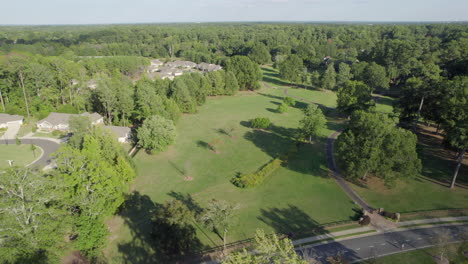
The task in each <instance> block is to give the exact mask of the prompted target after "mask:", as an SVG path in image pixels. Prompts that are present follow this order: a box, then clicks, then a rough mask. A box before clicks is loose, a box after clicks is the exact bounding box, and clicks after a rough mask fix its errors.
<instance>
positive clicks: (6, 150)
mask: <svg viewBox="0 0 468 264" xmlns="http://www.w3.org/2000/svg"><path fill="white" fill-rule="evenodd" d="M35 153H36V156H34V153H33V151H32V150H31V146H30V145H19V146H18V145H0V168H8V167H9V164H8V160H13V166H25V165H28V164H29V163H31V162H33V161H34V160H35V159H36V158H38V157H39V156H40V155H41V153H42V150H41V149H40V148H39V147H37V148H36V150H35Z"/></svg>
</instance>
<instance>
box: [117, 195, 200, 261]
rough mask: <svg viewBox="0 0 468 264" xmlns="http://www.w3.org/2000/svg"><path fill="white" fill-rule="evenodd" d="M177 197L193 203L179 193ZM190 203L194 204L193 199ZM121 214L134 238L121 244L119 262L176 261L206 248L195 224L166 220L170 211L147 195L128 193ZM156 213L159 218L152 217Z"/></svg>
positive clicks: (119, 246)
mask: <svg viewBox="0 0 468 264" xmlns="http://www.w3.org/2000/svg"><path fill="white" fill-rule="evenodd" d="M174 196H175V197H177V198H179V199H185V201H186V202H187V204H190V200H189V199H188V198H187V197H183V196H181V195H180V194H177V193H174ZM191 204H192V205H194V203H193V201H192V203H191ZM119 214H120V216H121V217H122V218H123V219H124V222H125V224H126V225H127V226H128V227H129V229H130V233H131V237H132V240H131V241H129V242H125V243H121V244H119V245H118V250H119V252H120V253H121V256H120V259H118V261H119V262H120V263H176V262H178V261H179V260H180V259H182V258H184V257H187V256H192V255H193V254H195V252H197V251H198V250H200V249H202V248H203V245H202V244H201V242H200V241H199V240H198V238H197V237H196V231H195V230H196V229H195V228H194V227H193V226H192V225H186V224H184V225H181V224H179V223H177V222H174V221H173V220H174V219H172V218H171V219H167V217H171V212H169V211H167V210H166V209H165V208H164V206H163V205H162V204H158V203H154V202H153V201H152V200H151V198H150V197H149V196H147V195H141V194H140V193H139V192H133V193H131V194H129V195H128V196H127V197H126V201H125V203H124V205H123V206H122V209H121V212H120V213H119ZM155 215H158V217H156V218H154V219H153V220H152V216H155ZM153 234H154V235H153Z"/></svg>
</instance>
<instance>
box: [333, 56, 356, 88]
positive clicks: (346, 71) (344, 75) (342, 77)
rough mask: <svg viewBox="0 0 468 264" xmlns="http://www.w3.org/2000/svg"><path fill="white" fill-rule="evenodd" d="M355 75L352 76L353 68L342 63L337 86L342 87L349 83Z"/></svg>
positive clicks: (337, 77)
mask: <svg viewBox="0 0 468 264" xmlns="http://www.w3.org/2000/svg"><path fill="white" fill-rule="evenodd" d="M352 77H353V74H351V67H349V65H348V64H346V63H344V62H342V63H340V64H339V65H338V74H337V75H336V86H337V87H338V88H340V87H342V86H343V85H344V84H345V83H346V82H347V81H349V80H351V78H352Z"/></svg>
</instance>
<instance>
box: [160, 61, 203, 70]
mask: <svg viewBox="0 0 468 264" xmlns="http://www.w3.org/2000/svg"><path fill="white" fill-rule="evenodd" d="M166 66H168V67H188V68H195V67H197V64H196V63H195V62H192V61H173V62H168V63H166Z"/></svg>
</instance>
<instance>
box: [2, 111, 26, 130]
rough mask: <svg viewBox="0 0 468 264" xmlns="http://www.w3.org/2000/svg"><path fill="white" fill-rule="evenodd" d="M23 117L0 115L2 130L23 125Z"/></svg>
mask: <svg viewBox="0 0 468 264" xmlns="http://www.w3.org/2000/svg"><path fill="white" fill-rule="evenodd" d="M23 119H24V117H23V116H20V115H9V114H0V128H8V127H9V126H12V125H22V124H23Z"/></svg>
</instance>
